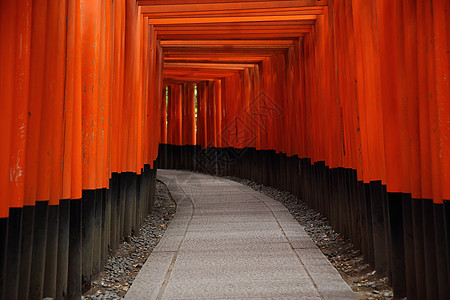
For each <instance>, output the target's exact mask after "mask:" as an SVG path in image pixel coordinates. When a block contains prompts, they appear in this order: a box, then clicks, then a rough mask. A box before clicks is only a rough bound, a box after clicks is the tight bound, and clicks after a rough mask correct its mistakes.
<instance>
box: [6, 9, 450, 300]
mask: <svg viewBox="0 0 450 300" xmlns="http://www.w3.org/2000/svg"><path fill="white" fill-rule="evenodd" d="M0 36H1V42H0V132H1V133H0V135H1V143H2V145H1V146H0V217H1V218H0V231H1V233H0V237H1V238H0V299H1V300H3V299H8V300H12V299H42V297H53V298H56V299H80V295H81V293H82V291H83V290H85V289H86V288H88V287H89V286H90V282H91V280H93V279H94V278H95V276H96V275H97V274H98V273H99V271H100V270H101V269H102V267H103V265H104V263H105V260H106V258H107V256H108V251H112V252H114V251H115V250H116V248H117V246H118V243H119V242H121V241H122V240H124V239H127V238H128V237H129V236H130V235H132V234H133V233H135V232H137V231H138V228H139V226H140V224H141V223H142V220H143V219H144V217H145V216H146V215H147V213H148V212H150V211H151V209H152V203H153V199H154V198H153V197H154V192H155V182H156V179H155V178H156V176H155V175H156V169H157V168H176V169H188V170H194V171H200V172H206V173H211V174H217V175H233V176H239V177H243V178H248V179H252V180H255V181H257V182H260V183H264V184H266V185H270V186H274V187H277V188H279V189H282V190H286V191H289V192H291V193H293V194H295V195H297V196H300V197H301V198H302V199H303V200H304V201H305V202H306V203H307V204H308V205H309V206H310V207H312V208H314V209H316V210H317V211H318V212H320V213H322V214H323V215H324V216H326V217H327V218H328V219H329V221H330V223H331V225H332V226H333V227H334V228H335V230H337V231H338V232H339V233H341V234H342V235H343V236H344V237H346V238H348V239H350V240H351V241H352V242H353V243H354V245H355V246H356V247H357V248H358V249H360V250H361V251H362V253H363V254H364V257H365V258H366V259H367V261H368V262H369V263H370V264H372V265H374V266H375V268H376V271H377V273H379V274H381V275H385V276H388V277H389V279H390V282H391V284H392V286H393V289H394V294H395V297H404V296H407V297H408V299H448V298H449V297H450V296H449V295H450V291H449V287H450V283H449V274H450V264H449V263H450V259H449V256H450V254H449V253H450V251H449V249H450V248H449V239H450V237H449V235H450V225H449V222H450V217H449V215H450V210H449V207H450V205H449V202H448V201H449V200H450V152H449V150H450V86H449V76H450V74H449V68H450V65H449V58H450V55H449V46H450V1H448V0H433V1H431V0H396V1H392V0H373V1H366V0H328V1H327V0H296V1H292V0H283V1H262V0H209V1H207V0H148V1H144V0H142V1H135V0H115V1H109V0H84V1H83V0H81V1H76V0H66V1H60V0H40V1H33V0H1V1H0Z"/></svg>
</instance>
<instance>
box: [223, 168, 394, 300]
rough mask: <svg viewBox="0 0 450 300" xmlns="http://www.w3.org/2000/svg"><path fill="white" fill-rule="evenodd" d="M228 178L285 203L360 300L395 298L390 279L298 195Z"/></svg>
mask: <svg viewBox="0 0 450 300" xmlns="http://www.w3.org/2000/svg"><path fill="white" fill-rule="evenodd" d="M225 178H227V179H230V180H233V181H236V182H239V183H241V184H244V185H247V186H249V187H251V188H252V189H254V190H255V191H258V192H261V193H263V194H265V195H267V196H269V197H271V198H273V199H275V200H277V201H279V202H281V203H282V204H283V205H284V206H285V207H286V208H287V209H288V210H289V212H290V213H291V215H292V216H293V217H294V218H295V219H296V220H297V222H298V223H299V224H300V225H301V226H302V227H303V228H304V230H305V231H306V232H307V233H308V235H309V236H310V238H311V239H312V240H313V241H314V243H315V244H316V245H317V247H319V249H320V250H321V251H322V253H323V254H324V255H325V256H326V257H327V258H328V260H329V261H330V262H331V264H332V265H333V266H334V267H335V268H336V269H337V270H338V272H339V273H340V274H341V276H342V278H343V279H344V280H345V281H346V282H347V284H348V285H349V286H350V287H351V288H352V290H353V291H354V292H355V294H356V295H357V296H358V298H359V299H392V297H393V292H392V287H390V286H389V279H388V278H387V277H381V276H379V275H378V274H376V271H375V268H373V267H371V266H370V265H368V264H367V263H366V262H365V261H364V257H363V256H362V254H361V252H360V251H359V250H357V249H355V248H354V246H353V244H352V243H351V242H350V241H349V240H347V239H345V238H344V237H343V236H341V235H339V233H337V232H335V231H334V230H333V228H332V227H331V226H330V225H329V223H328V221H327V219H326V218H325V217H324V216H322V215H321V214H320V213H318V212H316V211H315V210H313V209H311V208H309V207H308V206H307V205H306V204H305V203H304V202H302V201H301V200H300V199H298V198H297V197H296V196H294V195H292V194H290V193H288V192H284V191H280V190H277V189H275V188H272V187H268V186H265V185H262V184H258V183H256V182H254V181H251V180H247V179H242V178H239V177H232V176H225Z"/></svg>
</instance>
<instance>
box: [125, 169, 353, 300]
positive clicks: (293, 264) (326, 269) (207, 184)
mask: <svg viewBox="0 0 450 300" xmlns="http://www.w3.org/2000/svg"><path fill="white" fill-rule="evenodd" d="M158 179H159V180H161V181H163V182H164V183H166V185H167V186H168V188H169V190H170V192H171V194H172V197H173V198H174V200H175V201H176V202H177V212H176V215H175V217H174V218H173V220H172V222H171V223H170V224H169V228H168V229H167V231H166V233H165V235H164V236H163V238H162V239H161V241H160V243H159V244H158V246H156V248H155V249H154V250H153V252H152V254H151V255H150V257H149V258H148V260H147V262H146V263H145V264H144V266H143V268H142V269H141V271H140V273H139V274H138V276H137V277H136V279H135V281H134V283H133V285H132V286H131V288H130V290H129V291H128V293H127V294H126V296H125V299H129V300H138V299H357V298H356V296H355V294H354V293H353V292H352V290H351V289H350V287H349V286H348V285H347V284H346V283H345V282H344V280H343V279H342V278H341V276H340V275H339V273H338V272H337V271H336V269H334V268H333V266H332V265H331V264H330V263H329V261H328V260H327V259H326V257H325V256H324V255H323V254H322V252H321V251H320V250H319V249H318V248H317V247H316V245H315V244H314V243H313V242H312V241H311V239H310V238H309V237H308V235H307V234H306V233H305V231H304V230H303V229H302V228H301V226H300V225H299V224H298V223H297V221H296V220H295V219H294V218H292V216H291V215H290V214H289V212H288V210H287V209H286V208H285V207H284V206H283V205H282V204H281V203H280V202H278V201H275V200H273V199H272V198H270V197H268V196H265V195H263V194H261V193H259V192H256V191H254V190H253V189H251V188H250V187H247V186H244V185H242V184H240V183H237V182H234V181H231V180H228V179H223V178H217V177H212V176H208V175H203V174H197V173H191V172H184V171H174V170H158Z"/></svg>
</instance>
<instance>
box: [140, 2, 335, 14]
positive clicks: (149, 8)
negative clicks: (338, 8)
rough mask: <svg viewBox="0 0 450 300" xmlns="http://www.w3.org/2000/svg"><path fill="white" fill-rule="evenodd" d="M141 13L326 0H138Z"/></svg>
mask: <svg viewBox="0 0 450 300" xmlns="http://www.w3.org/2000/svg"><path fill="white" fill-rule="evenodd" d="M137 2H138V5H140V6H142V8H141V13H143V14H145V13H151V12H153V13H156V12H186V11H216V10H230V9H235V10H238V9H257V8H283V7H285V8H289V7H314V6H326V5H328V1H327V0H289V1H261V0H257V1H245V0H228V1H224V0H215V1H214V0H213V1H208V0H186V1H185V0H171V1H166V0H138V1H137Z"/></svg>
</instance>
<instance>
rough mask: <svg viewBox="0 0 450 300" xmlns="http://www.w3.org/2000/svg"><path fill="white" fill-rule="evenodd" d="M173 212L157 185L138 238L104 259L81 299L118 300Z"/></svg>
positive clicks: (166, 194) (170, 201) (168, 198)
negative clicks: (100, 268) (104, 263)
mask: <svg viewBox="0 0 450 300" xmlns="http://www.w3.org/2000/svg"><path fill="white" fill-rule="evenodd" d="M175 211H176V204H175V202H174V201H173V199H172V197H171V196H170V193H169V190H168V189H167V187H166V186H165V185H164V184H163V183H162V182H160V181H157V182H156V197H155V204H154V209H153V212H152V213H151V214H149V215H148V216H147V217H146V218H145V221H144V224H143V226H142V227H141V229H140V233H139V235H137V236H133V237H131V238H130V241H129V242H123V243H122V244H120V245H119V247H118V249H117V252H116V253H115V255H114V256H110V257H109V258H108V261H107V263H106V265H105V268H104V270H103V272H102V273H100V274H99V276H98V277H97V279H96V280H94V281H93V282H92V284H91V286H92V287H91V289H90V290H89V291H87V292H86V293H84V295H83V297H82V298H81V299H122V298H123V297H124V296H125V294H126V293H127V291H128V289H129V288H130V286H131V284H132V283H133V281H134V278H136V276H137V274H138V273H139V271H140V269H141V268H142V266H143V265H144V263H145V261H146V260H147V258H148V257H149V256H150V254H151V252H152V251H153V249H154V248H155V247H156V245H157V244H158V242H159V240H160V239H161V237H162V236H163V234H164V232H165V231H166V228H167V226H168V224H169V223H170V221H171V220H172V218H173V216H174V215H175Z"/></svg>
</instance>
